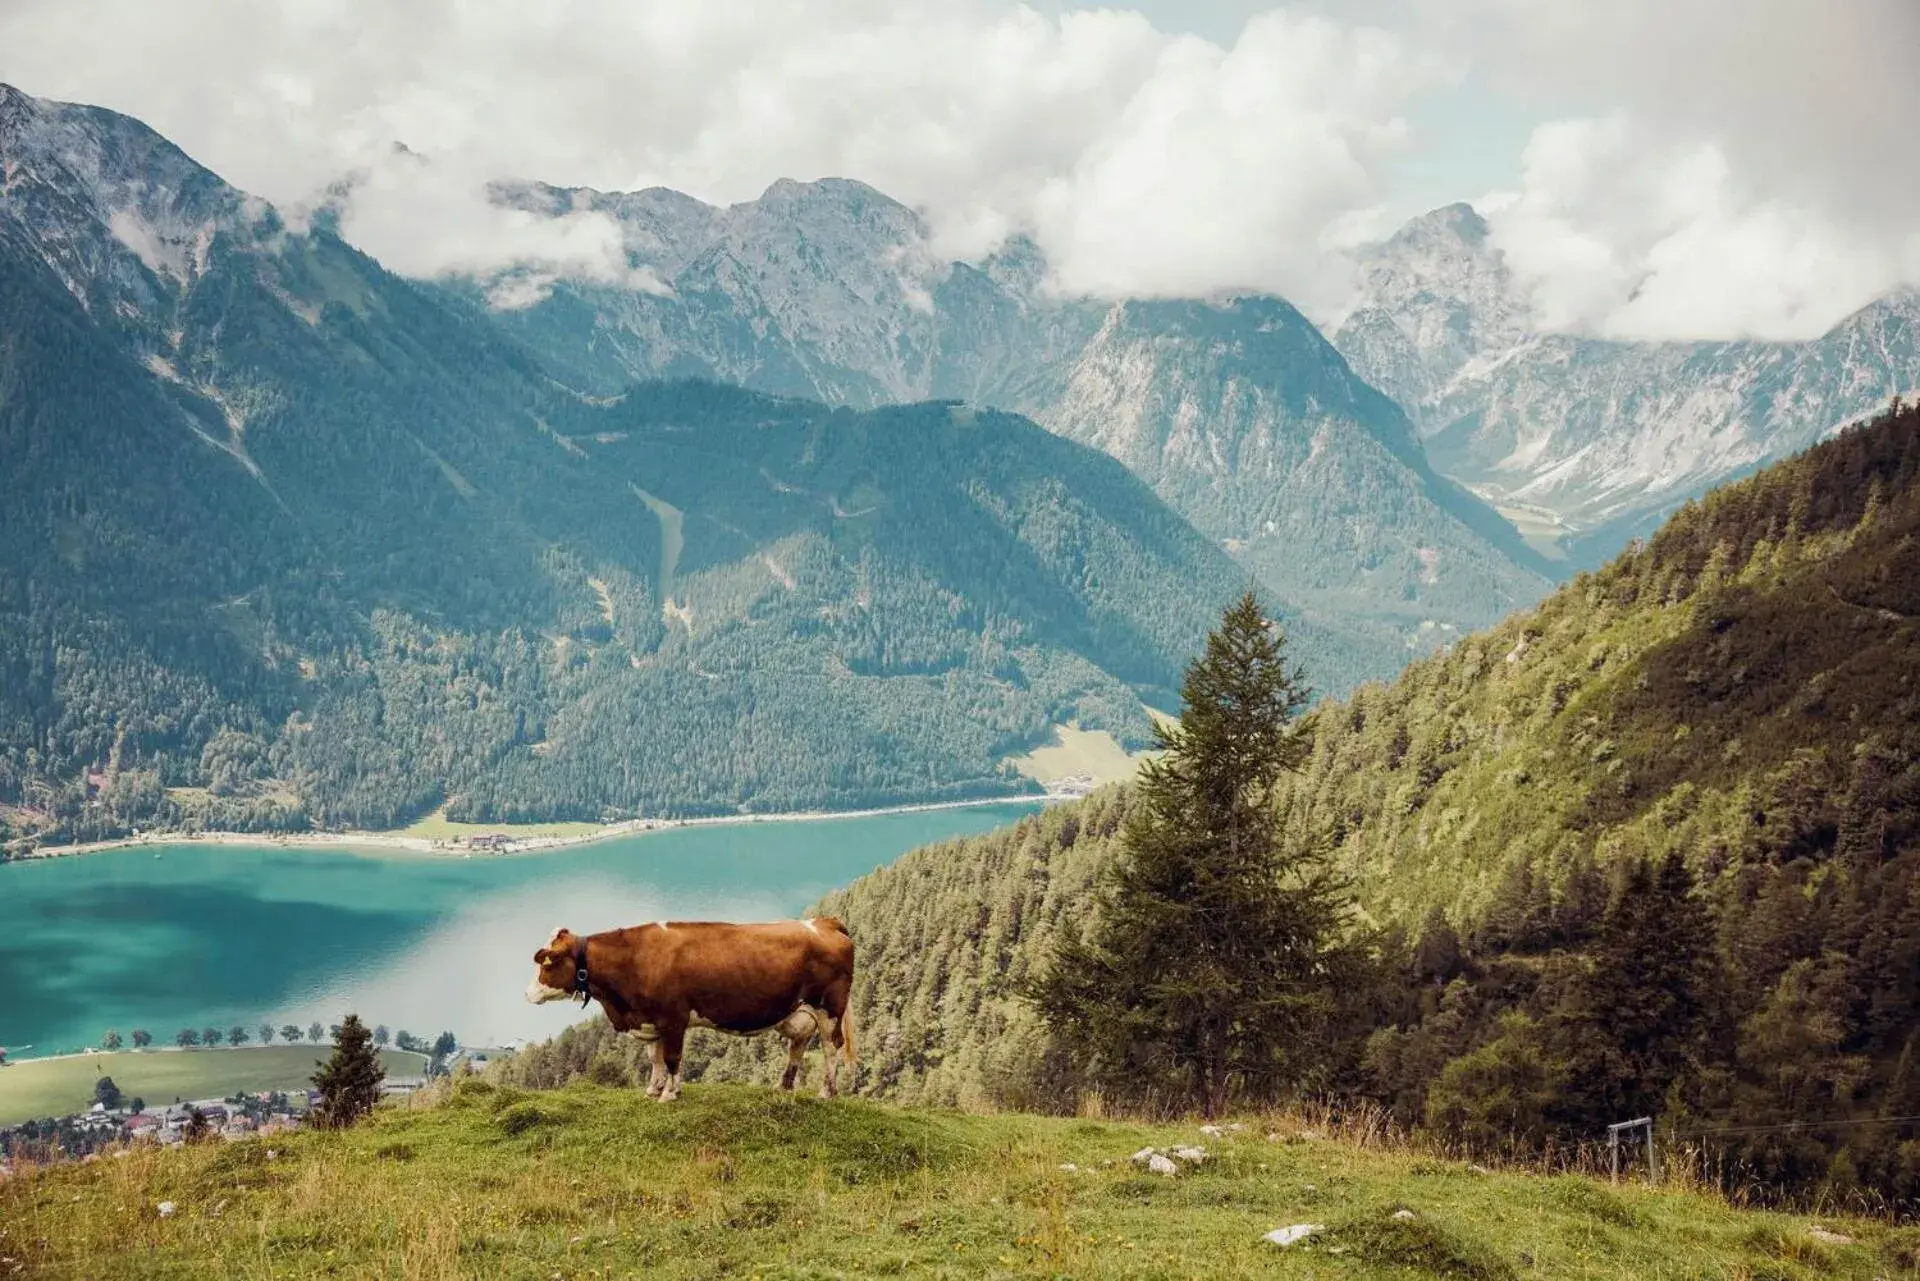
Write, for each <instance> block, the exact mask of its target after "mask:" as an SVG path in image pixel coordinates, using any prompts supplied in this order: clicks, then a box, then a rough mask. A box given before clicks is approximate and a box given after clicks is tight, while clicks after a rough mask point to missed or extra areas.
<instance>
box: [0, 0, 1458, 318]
mask: <svg viewBox="0 0 1920 1281" xmlns="http://www.w3.org/2000/svg"><path fill="white" fill-rule="evenodd" d="M162 9H164V10H165V12H162ZM1426 74H1427V70H1426V69H1425V68H1423V67H1422V65H1421V64H1420V62H1419V60H1418V59H1416V58H1415V57H1413V56H1412V55H1411V54H1410V53H1409V51H1408V49H1407V47H1406V46H1405V45H1404V44H1403V43H1402V42H1401V41H1400V40H1398V39H1396V38H1395V37H1393V36H1391V35H1389V34H1386V33H1384V32H1379V31H1367V30H1354V29H1351V28H1348V27H1343V26H1341V25H1338V24H1336V23H1334V22H1332V21H1329V20H1327V19H1323V18H1316V17H1307V16H1297V17H1296V16H1289V15H1287V14H1285V13H1278V12H1276V13H1274V14H1271V15H1268V16H1264V17H1260V18H1258V19H1256V20H1255V21H1253V22H1251V23H1250V24H1249V25H1248V26H1247V28H1246V30H1245V32H1244V34H1242V35H1241V37H1240V39H1239V40H1238V42H1237V43H1236V44H1235V45H1234V46H1233V47H1232V48H1231V49H1227V48H1222V47H1221V46H1219V45H1216V44H1212V43H1209V42H1207V41H1204V40H1201V39H1199V38H1197V37H1193V36H1173V35H1168V34H1166V33H1164V32H1162V31H1159V30H1156V29H1155V28H1154V27H1153V26H1152V25H1151V24H1150V23H1149V22H1148V21H1147V20H1146V19H1145V18H1144V17H1142V16H1141V15H1139V14H1138V13H1130V12H1124V11H1119V10H1088V11H1075V12H1067V13H1063V14H1054V15H1043V14H1041V13H1040V12H1038V11H1036V10H1034V9H1031V8H1027V7H1025V6H1022V5H1017V4H1011V3H1005V2H1004V0H908V2H907V3H896V4H883V3H880V2H879V0H753V2H749V3H732V4H725V5H688V4H684V3H682V2H681V0H557V2H555V3H548V4H543V5H539V6H531V7H529V6H482V5H470V4H462V3H454V2H453V0H437V2H427V3H419V4H407V5H391V4H380V3H374V2H373V0H365V2H363V3H358V4H348V5H318V4H303V5H297V6H291V7H289V6H284V5H283V6H263V5H257V4H254V3H252V2H251V0H194V3H192V4H190V5H188V6H187V10H186V12H184V13H183V12H182V9H181V6H179V5H169V6H155V5H152V4H149V3H147V2H146V0H96V2H95V3H92V4H89V5H85V6H81V5H74V4H70V3H67V0H16V3H13V4H10V5H9V6H7V7H6V9H5V12H4V14H0V77H5V78H8V79H11V80H14V81H16V82H18V83H20V84H21V85H22V87H24V88H26V89H27V90H28V91H29V92H34V93H40V94H45V95H49V96H55V97H63V98H75V99H80V100H86V101H95V102H101V103H103V104H105V105H109V106H113V107H115V108H118V109H121V110H125V111H128V112H131V113H133V114H135V115H138V116H140V117H141V118H143V119H145V120H147V121H148V122H149V123H151V124H153V125H154V126H155V127H156V128H158V129H159V130H161V131H162V132H163V133H165V134H167V135H168V136H169V137H171V138H173V139H175V140H176V141H178V142H180V143H181V144H182V145H183V146H184V147H186V148H187V150H189V151H190V152H191V153H193V154H194V155H195V156H196V157H197V158H199V159H201V160H203V161H204V162H206V163H208V164H209V165H210V166H211V167H213V168H215V169H216V170H217V171H219V172H220V173H221V174H222V175H223V176H225V177H227V178H228V179H229V180H230V181H233V182H234V183H236V184H237V185H239V186H241V187H243V188H247V189H249V190H254V191H257V192H259V193H260V194H262V195H265V196H266V197H268V198H269V199H272V200H273V201H275V203H277V204H281V205H296V204H298V203H300V202H304V201H310V200H311V199H313V197H314V195H315V193H316V192H317V191H319V190H320V189H321V188H323V187H325V186H326V185H327V184H328V183H330V182H333V181H335V180H337V179H338V178H339V177H340V176H341V175H342V174H344V173H346V172H349V171H364V172H365V174H366V177H365V179H364V180H363V181H362V182H361V183H359V185H357V186H356V188H355V189H354V191H353V193H352V196H351V198H350V206H349V211H348V215H347V217H346V218H345V220H344V222H343V230H344V231H345V232H346V234H348V235H349V236H350V238H352V239H354V240H355V241H356V243H359V244H360V245H362V246H363V247H364V248H366V249H368V250H369V251H370V252H372V253H374V254H375V255H376V256H378V257H380V258H381V259H382V260H383V261H384V262H386V263H387V264H388V265H389V266H392V267H393V268H395V269H396V270H399V271H402V272H407V273H412V274H434V273H438V272H447V271H459V272H470V273H477V274H487V273H490V272H494V271H500V270H506V269H512V270H514V271H515V272H516V273H517V274H516V280H519V281H522V282H524V281H528V280H537V279H539V278H540V277H541V275H542V274H543V273H544V274H545V275H547V276H549V277H550V276H551V275H552V274H553V273H556V272H566V273H569V274H575V273H583V274H587V275H591V276H594V277H596V278H600V279H610V278H617V277H619V276H620V274H621V273H623V272H625V271H626V270H628V268H627V264H626V259H625V252H624V247H623V246H622V245H621V243H620V237H619V234H618V230H617V228H616V227H615V226H614V225H613V223H612V222H611V221H610V220H608V219H607V218H605V217H603V216H601V215H598V214H593V213H579V214H575V215H570V216H568V217H566V218H563V219H560V220H558V221H555V222H546V221H543V220H540V219H536V218H530V217H528V216H526V215H524V214H516V213H514V212H512V211H507V210H499V209H494V208H490V207H489V206H488V205H487V204H486V202H485V200H484V196H483V190H484V185H485V183H486V182H487V181H488V180H490V179H496V178H503V177H506V178H517V177H526V178H538V179H542V180H545V181H549V182H555V183H560V184H586V185H592V186H597V187H600V188H603V189H630V188H634V187H639V186H646V185H654V184H659V185H666V186H673V187H676V188H679V189H680V190H683V191H687V192H689V193H691V194H693V195H696V196H699V197H701V198H703V199H707V200H712V201H719V202H727V201H735V200H741V199H747V198H751V197H753V196H756V195H758V194H759V193H760V192H761V191H762V190H763V189H764V188H765V187H766V186H767V185H768V184H769V183H770V182H772V181H773V180H774V179H776V178H779V177H783V176H791V177H798V178H802V179H807V178H815V177H822V176H828V175H842V176H851V177H857V178H860V179H862V180H863V181H866V182H868V183H870V184H872V185H873V186H876V187H878V188H879V189H881V190H882V191H885V192H887V193H889V194H891V195H893V196H895V197H897V198H899V199H902V200H905V201H907V202H908V203H911V204H914V205H916V206H919V207H922V208H924V209H925V210H926V212H927V214H928V216H929V220H930V223H931V225H932V228H933V231H934V242H935V245H936V247H937V248H938V249H939V250H940V251H941V252H944V253H950V254H953V255H955V256H977V255H978V254H980V253H982V252H984V251H985V250H987V249H989V248H991V247H992V245H993V244H995V243H996V242H997V241H998V240H999V239H1001V238H1002V237H1004V236H1005V235H1006V234H1007V233H1008V232H1010V231H1012V230H1016V229H1030V230H1032V231H1034V232H1035V233H1036V235H1037V238H1038V239H1039V240H1040V242H1041V244H1042V246H1043V247H1044V248H1045V249H1046V250H1047V251H1048V253H1049V256H1050V257H1051V258H1052V259H1053V260H1054V261H1055V262H1056V263H1057V264H1058V265H1059V268H1060V272H1061V277H1062V280H1063V283H1065V285H1066V286H1067V287H1069V288H1073V289H1099V290H1104V291H1110V292H1127V293H1138V292H1160V293H1168V292H1171V293H1195V292H1205V291H1210V290H1215V289H1220V288H1229V287H1246V286H1251V287H1259V288H1267V289H1277V290H1281V291H1284V292H1288V293H1291V294H1296V295H1300V296H1302V297H1303V298H1312V297H1317V296H1323V295H1325V294H1327V293H1328V292H1329V291H1330V290H1332V289H1335V288H1337V274H1336V273H1335V272H1334V271H1333V269H1332V266H1331V262H1332V260H1330V259H1329V257H1328V256H1327V255H1326V254H1324V253H1323V252H1322V242H1323V240H1325V239H1327V238H1328V236H1329V227H1330V226H1331V225H1332V224H1334V223H1335V222H1336V221H1337V220H1343V219H1347V218H1349V217H1350V216H1351V214H1352V211H1353V210H1354V208H1355V207H1356V206H1364V205H1366V204H1368V203H1370V202H1372V201H1374V200H1376V199H1377V197H1378V178H1379V172H1380V168H1381V166H1382V164H1383V163H1385V162H1386V160H1387V159H1388V158H1389V157H1390V156H1391V155H1392V153H1393V152H1394V150H1395V149H1396V148H1399V147H1402V146H1404V145H1405V143H1406V136H1407V130H1406V126H1405V125H1404V123H1403V122H1402V121H1401V119H1400V108H1401V105H1402V103H1403V102H1404V100H1405V98H1406V95H1407V94H1409V93H1410V92H1412V91H1414V90H1415V89H1416V88H1418V87H1419V86H1420V84H1421V83H1422V77H1423V76H1425V75H1426ZM395 140H399V141H403V142H405V143H406V145H407V146H408V147H409V148H411V149H413V150H414V151H415V152H418V153H420V154H423V155H425V156H427V157H430V158H431V163H430V164H427V165H424V166H423V165H419V164H415V163H412V162H411V160H410V159H409V158H407V157H404V156H402V157H399V158H397V159H396V158H395V157H394V156H393V155H392V153H391V143H392V142H393V141H395ZM1330 282H1335V283H1330Z"/></svg>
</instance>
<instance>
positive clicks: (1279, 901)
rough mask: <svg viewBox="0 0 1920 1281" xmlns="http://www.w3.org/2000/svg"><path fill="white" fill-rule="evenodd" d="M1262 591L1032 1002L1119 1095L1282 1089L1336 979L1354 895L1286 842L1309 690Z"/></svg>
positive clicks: (1185, 691)
mask: <svg viewBox="0 0 1920 1281" xmlns="http://www.w3.org/2000/svg"><path fill="white" fill-rule="evenodd" d="M1284 642H1285V638H1284V636H1283V635H1282V634H1281V631H1280V629H1279V627H1278V626H1277V625H1276V624H1275V623H1273V622H1272V621H1271V620H1269V619H1268V618H1267V617H1266V615H1265V614H1264V613H1263V612H1262V611H1261V609H1260V606H1259V603H1258V602H1257V601H1256V600H1255V599H1254V596H1253V594H1252V593H1251V592H1249V593H1247V594H1246V596H1244V597H1243V598H1242V599H1241V600H1240V602H1239V604H1237V605H1235V606H1233V607H1232V608H1231V609H1229V610H1227V612H1226V614H1225V616H1224V617H1223V618H1222V620H1221V623H1220V627H1219V628H1218V630H1216V631H1215V632H1214V633H1213V634H1212V635H1211V636H1209V637H1208V638H1207V646H1206V651H1205V653H1204V654H1203V655H1202V656H1201V657H1200V658H1199V659H1197V660H1195V662H1194V663H1193V665H1192V666H1191V667H1190V668H1188V670H1187V675H1186V681H1185V684H1184V685H1183V687H1182V690H1181V693H1182V696H1183V700H1184V703H1185V708H1184V710H1183V712H1182V714H1181V718H1180V722H1179V724H1178V725H1177V726H1163V727H1162V728H1161V729H1160V730H1159V731H1158V737H1159V745H1160V747H1161V748H1162V750H1163V752H1164V755H1163V756H1162V757H1161V758H1160V759H1158V760H1155V761H1152V762H1150V763H1149V764H1147V765H1145V766H1143V767H1142V769H1141V772H1140V776H1139V779H1138V781H1137V782H1136V784H1135V786H1136V788H1137V800H1136V802H1135V804H1134V805H1133V806H1132V807H1131V808H1130V811H1129V816H1128V819H1127V823H1126V827H1125V829H1124V833H1123V842H1122V853H1121V855H1120V857H1119V858H1117V859H1116V860H1115V862H1114V863H1113V864H1112V865H1111V866H1110V867H1109V868H1108V869H1107V871H1106V872H1105V874H1104V876H1103V879H1102V882H1101V886H1100V892H1099V895H1098V906H1097V910H1096V913H1095V916H1094V920H1093V922H1092V924H1091V927H1090V929H1088V931H1087V932H1086V935H1085V937H1084V938H1081V937H1074V935H1073V932H1072V931H1067V932H1066V933H1065V936H1064V937H1063V940H1062V942H1061V943H1060V944H1059V945H1058V947H1057V948H1056V950H1055V954H1054V956H1053V958H1052V965H1051V967H1050V969H1049V971H1048V972H1047V974H1046V975H1045V976H1044V977H1042V978H1041V979H1040V980H1039V982H1038V983H1037V984H1036V985H1035V988H1034V990H1033V994H1034V996H1035V998H1036V1000H1037V1002H1038V1004H1039V1006H1040V1009H1041V1012H1042V1014H1043V1015H1044V1016H1045V1018H1046V1020H1047V1022H1048V1024H1049V1026H1050V1029H1051V1031H1052V1032H1053V1034H1054V1037H1055V1039H1056V1041H1057V1043H1059V1044H1060V1045H1062V1046H1063V1047H1064V1048H1065V1049H1066V1051H1067V1053H1068V1055H1069V1056H1070V1057H1071V1058H1072V1059H1074V1060H1075V1061H1076V1063H1077V1064H1078V1066H1079V1067H1080V1069H1081V1071H1082V1072H1083V1073H1084V1074H1085V1076H1086V1078H1087V1079H1088V1080H1089V1081H1090V1082H1092V1083H1093V1084H1096V1085H1098V1086H1099V1087H1100V1088H1102V1089H1103V1090H1105V1091H1106V1092H1107V1093H1108V1094H1109V1095H1110V1096H1112V1097H1115V1098H1116V1099H1117V1100H1120V1101H1124V1102H1129V1103H1133V1104H1135V1105H1139V1104H1153V1103H1158V1104H1161V1105H1166V1104H1177V1105H1192V1104H1198V1105H1199V1107H1200V1108H1201V1109H1202V1110H1203V1111H1205V1112H1206V1114H1207V1115H1208V1116H1216V1115H1218V1114H1219V1113H1220V1111H1221V1110H1222V1109H1223V1108H1224V1107H1225V1106H1226V1104H1227V1101H1228V1098H1229V1096H1230V1094H1232V1093H1233V1092H1235V1091H1236V1090H1237V1091H1239V1092H1240V1093H1241V1094H1242V1095H1244V1096H1246V1097H1247V1098H1249V1099H1264V1098H1270V1097H1272V1096H1273V1095H1274V1094H1275V1093H1276V1092H1277V1091H1278V1089H1279V1088H1281V1087H1282V1086H1284V1085H1285V1084H1287V1083H1288V1082H1289V1081H1291V1080H1297V1079H1298V1077H1299V1076H1300V1074H1301V1073H1302V1072H1303V1071H1304V1070H1306V1069H1307V1068H1308V1067H1310V1066H1311V1058H1312V1051H1311V1048H1310V1047H1313V1046H1315V1045H1318V1044H1323V1043H1324V1038H1318V1037H1315V1036H1313V1035H1312V1034H1311V1033H1312V1031H1313V1029H1314V1028H1315V1027H1316V1026H1319V1025H1323V1024H1324V1023H1325V1022H1326V1016H1327V1015H1328V1014H1329V1013H1330V1012H1331V1010H1332V1007H1333V1000H1332V990H1331V989H1332V986H1333V984H1334V983H1335V982H1336V981H1337V978H1336V975H1337V970H1338V968H1339V967H1338V964H1337V961H1338V959H1339V954H1338V949H1339V943H1338V933H1339V928H1340V917H1341V912H1342V899H1341V896H1340V887H1339V885H1338V883H1337V882H1336V881H1335V879H1334V878H1333V877H1332V876H1331V875H1330V873H1329V872H1328V871H1327V869H1326V868H1325V866H1324V862H1323V860H1322V858H1321V857H1320V852H1319V850H1318V849H1310V848H1290V847H1284V846H1283V845H1282V844H1281V843H1280V841H1279V838H1278V834H1277V829H1276V825H1275V823H1274V819H1273V813H1272V793H1273V787H1274V784H1275V782H1276V780H1277V779H1278V778H1279V776H1280V774H1281V772H1282V771H1284V770H1289V769H1294V768H1297V767H1298V765H1299V764H1300V763H1301V762H1302V761H1303V760H1304V759H1305V757H1306V754H1307V752H1308V750H1309V746H1310V743H1309V739H1308V736H1307V734H1306V733H1305V732H1304V731H1303V729H1302V728H1301V726H1300V725H1299V724H1297V723H1296V721H1295V717H1296V715H1297V714H1298V713H1299V711H1300V709H1301V708H1302V707H1303V706H1305V705H1306V702H1307V698H1308V693H1307V690H1306V688H1305V686H1304V685H1303V684H1302V681H1301V676H1300V673H1299V671H1298V670H1297V669H1290V668H1289V667H1288V666H1287V664H1286V661H1285V657H1284Z"/></svg>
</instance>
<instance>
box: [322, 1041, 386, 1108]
mask: <svg viewBox="0 0 1920 1281" xmlns="http://www.w3.org/2000/svg"><path fill="white" fill-rule="evenodd" d="M386 1079H387V1070H386V1069H385V1068H383V1067H381V1066H380V1059H379V1057H378V1056H377V1055H375V1054H374V1052H373V1036H372V1034H371V1033H369V1032H368V1031H367V1026H366V1024H364V1023H362V1022H361V1021H360V1016H359V1015H358V1014H349V1015H347V1017H346V1019H345V1020H343V1021H342V1022H341V1024H340V1036H339V1039H338V1040H336V1041H335V1042H334V1046H333V1057H332V1058H331V1059H329V1060H328V1061H327V1062H326V1063H325V1064H323V1065H321V1068H320V1070H319V1071H318V1072H315V1073H314V1074H313V1088H314V1089H316V1090H318V1091H320V1103H319V1106H318V1107H316V1108H315V1109H314V1116H313V1119H314V1123H315V1124H316V1125H319V1126H322V1127H324V1128H327V1129H344V1128H346V1127H347V1126H349V1125H352V1124H353V1123H354V1122H355V1121H358V1120H359V1119H360V1118H361V1117H363V1116H365V1115H366V1114H367V1113H369V1112H371V1111H373V1105H374V1104H375V1103H376V1102H378V1101H379V1098H380V1083H381V1082H382V1081H384V1080H386Z"/></svg>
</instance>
